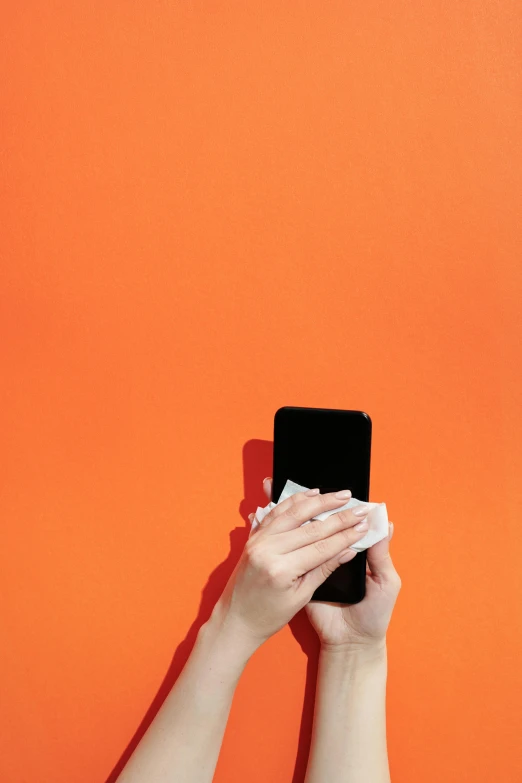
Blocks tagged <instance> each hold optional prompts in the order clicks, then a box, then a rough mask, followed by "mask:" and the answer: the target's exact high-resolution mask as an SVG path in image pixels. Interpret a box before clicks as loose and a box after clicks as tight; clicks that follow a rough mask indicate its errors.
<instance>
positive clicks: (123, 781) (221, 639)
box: [118, 616, 254, 783]
mask: <svg viewBox="0 0 522 783" xmlns="http://www.w3.org/2000/svg"><path fill="white" fill-rule="evenodd" d="M253 651H254V648H253V647H252V646H251V645H250V644H247V643H245V641H244V640H243V639H240V638H238V637H237V636H234V634H233V633H231V632H230V630H229V629H225V628H224V627H223V625H222V624H221V622H219V621H217V620H216V618H215V616H214V617H213V618H211V619H210V620H209V622H208V623H206V624H205V625H204V626H203V627H202V628H201V630H200V632H199V634H198V638H197V641H196V644H195V646H194V649H193V651H192V654H191V656H190V658H189V660H188V662H187V664H186V666H185V668H184V669H183V671H182V673H181V675H180V676H179V678H178V680H177V681H176V683H175V685H174V687H173V688H172V690H171V692H170V693H169V695H168V696H167V698H166V699H165V701H164V703H163V705H162V707H161V709H160V710H159V712H158V713H157V715H156V716H155V718H154V720H153V722H152V723H151V725H150V726H149V728H148V730H147V732H146V734H145V735H144V736H143V738H142V740H141V742H140V744H139V745H138V747H137V748H136V750H135V751H134V753H133V755H132V757H131V759H130V760H129V762H128V764H127V766H126V767H125V769H124V770H123V772H122V774H121V775H120V777H119V779H118V783H173V782H174V781H176V783H207V781H208V783H210V781H211V780H212V778H213V776H214V771H215V767H216V763H217V759H218V756H219V751H220V748H221V743H222V741H223V736H224V733H225V727H226V723H227V720H228V716H229V712H230V707H231V704H232V698H233V696H234V691H235V688H236V685H237V682H238V680H239V677H240V676H241V673H242V672H243V669H244V667H245V665H246V663H247V661H248V659H249V657H250V656H251V654H252V653H253Z"/></svg>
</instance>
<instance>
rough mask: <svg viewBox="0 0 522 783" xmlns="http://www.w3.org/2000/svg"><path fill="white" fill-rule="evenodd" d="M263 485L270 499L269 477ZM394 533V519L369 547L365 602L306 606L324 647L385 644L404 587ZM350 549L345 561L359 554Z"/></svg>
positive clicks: (322, 603)
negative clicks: (396, 560)
mask: <svg viewBox="0 0 522 783" xmlns="http://www.w3.org/2000/svg"><path fill="white" fill-rule="evenodd" d="M263 488H264V492H265V495H266V496H267V498H268V499H269V500H270V499H271V497H272V480H271V479H270V478H268V479H266V481H265V483H264V485H263ZM281 505H283V504H281ZM325 521H326V520H325ZM321 524H324V523H321ZM392 536H393V522H390V533H389V536H388V538H385V539H383V540H382V541H379V542H378V543H377V544H374V545H373V546H372V547H370V548H369V549H368V550H366V554H367V558H368V565H367V569H366V581H367V585H366V593H365V596H364V598H363V600H362V601H359V602H358V603H356V604H341V603H329V602H323V601H310V603H308V604H307V605H306V612H307V614H308V617H309V619H310V622H311V623H312V625H313V627H314V628H315V630H316V631H317V634H318V636H319V640H320V642H321V645H322V647H323V648H329V649H337V650H339V649H341V648H342V649H345V650H361V649H366V650H368V649H372V648H375V647H380V646H382V645H383V644H384V643H385V638H386V631H387V629H388V625H389V623H390V619H391V615H392V611H393V608H394V606H395V602H396V600H397V597H398V595H399V591H400V589H401V578H400V576H399V574H398V573H397V571H396V569H395V566H394V565H393V562H392V559H391V557H390V541H391V539H392ZM349 551H350V552H351V553H352V554H351V556H349V557H348V558H347V560H346V561H345V562H349V560H351V559H353V557H355V555H356V553H355V552H354V551H353V550H349ZM340 560H342V558H340Z"/></svg>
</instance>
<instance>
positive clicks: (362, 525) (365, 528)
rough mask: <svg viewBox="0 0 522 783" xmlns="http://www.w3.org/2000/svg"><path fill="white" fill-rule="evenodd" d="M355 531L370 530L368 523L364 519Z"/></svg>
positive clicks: (356, 526)
mask: <svg viewBox="0 0 522 783" xmlns="http://www.w3.org/2000/svg"><path fill="white" fill-rule="evenodd" d="M354 530H368V521H367V520H366V519H363V521H362V522H359V524H358V525H355V527H354Z"/></svg>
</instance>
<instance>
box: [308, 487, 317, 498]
mask: <svg viewBox="0 0 522 783" xmlns="http://www.w3.org/2000/svg"><path fill="white" fill-rule="evenodd" d="M318 494H319V489H318V488H317V487H316V488H315V489H309V490H307V491H306V492H305V495H308V497H309V498H311V497H312V495H318Z"/></svg>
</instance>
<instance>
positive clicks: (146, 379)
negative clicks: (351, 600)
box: [0, 0, 522, 783]
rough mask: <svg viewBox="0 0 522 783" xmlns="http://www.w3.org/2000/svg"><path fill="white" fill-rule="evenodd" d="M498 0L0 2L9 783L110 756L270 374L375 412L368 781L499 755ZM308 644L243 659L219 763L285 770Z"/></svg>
mask: <svg viewBox="0 0 522 783" xmlns="http://www.w3.org/2000/svg"><path fill="white" fill-rule="evenodd" d="M521 22H522V11H521V7H520V3H518V2H516V1H515V0H504V1H503V2H502V3H498V2H493V0H485V1H484V2H476V1H475V0H462V1H461V2H442V1H437V2H434V0H424V1H423V2H406V1H405V0H402V2H393V3H392V2H390V0H388V2H383V0H381V1H380V2H379V0H369V1H367V2H359V3H354V2H340V0H338V1H337V2H334V0H322V1H321V2H310V1H309V2H286V3H280V2H277V3H276V2H272V0H269V1H265V2H263V3H258V2H256V3H254V2H250V1H247V2H239V1H238V2H228V3H225V2H208V3H197V2H182V1H181V0H179V1H178V2H160V1H159V0H156V1H155V2H145V0H141V1H140V2H132V3H131V2H124V1H123V0H112V1H111V0H109V2H95V3H94V4H93V3H86V2H84V1H83V0H82V2H80V1H79V0H69V2H56V1H54V2H47V3H40V2H35V0H21V2H17V3H10V4H8V3H4V8H3V11H2V16H1V30H2V32H1V42H0V43H1V45H0V61H1V74H0V76H1V78H0V84H1V85H2V86H1V101H2V107H3V108H2V113H3V115H4V119H3V121H2V127H1V131H0V133H1V145H2V161H1V166H2V172H3V173H2V178H1V181H2V186H1V188H2V190H1V193H2V195H1V215H2V216H1V223H2V230H1V244H2V248H3V250H2V258H3V260H2V266H1V303H0V317H1V323H2V334H3V336H2V356H3V358H2V370H3V381H2V383H1V392H0V393H1V396H2V402H1V406H0V431H1V432H2V468H1V469H2V478H3V481H2V492H1V515H2V527H3V535H2V543H1V547H0V581H1V584H0V596H1V598H0V601H1V610H0V614H1V617H2V627H3V632H4V642H3V643H2V646H1V648H0V666H1V669H2V673H3V679H4V685H3V695H2V707H1V716H0V736H1V738H2V739H1V740H0V742H1V748H0V750H1V753H0V778H1V779H2V783H26V782H30V783H71V781H74V782H75V783H92V782H93V781H98V782H99V783H104V781H106V780H109V781H113V780H114V777H115V774H116V772H114V771H113V770H114V769H115V768H116V770H117V769H118V768H121V765H120V767H118V766H117V765H118V761H119V759H120V757H121V755H122V753H124V751H125V748H126V747H127V746H129V743H131V742H132V738H133V736H134V735H135V732H136V730H137V729H138V727H139V725H140V723H141V721H142V719H143V718H144V717H145V716H146V714H147V711H148V710H149V708H150V707H151V704H152V705H156V706H157V705H158V703H159V701H160V700H161V696H162V694H164V693H165V689H168V687H170V684H171V683H172V680H173V678H174V677H175V675H176V672H178V671H179V669H180V667H181V666H182V665H183V661H184V660H185V659H186V655H187V651H188V650H189V649H190V644H191V642H192V640H193V638H194V633H195V629H196V628H197V624H198V622H201V620H202V619H203V618H204V617H205V616H206V615H207V614H208V612H209V611H210V607H211V606H212V604H213V602H214V601H215V600H216V598H217V596H218V595H219V592H220V589H221V586H222V585H223V583H224V580H226V577H227V575H228V573H229V572H230V569H231V564H232V563H233V560H234V558H237V556H238V552H239V551H240V549H241V546H242V543H243V541H244V534H245V532H244V531H245V528H246V520H247V515H248V513H250V511H253V510H255V507H256V506H257V505H258V504H260V503H262V504H264V502H263V496H262V494H261V486H260V482H261V479H262V478H263V477H264V476H265V475H268V474H269V473H270V470H271V468H270V461H271V443H270V439H271V437H272V417H273V414H274V411H275V410H276V409H277V408H278V407H280V406H281V405H310V406H320V407H339V408H341V407H343V408H360V409H363V410H365V411H368V412H369V414H370V415H371V417H372V419H373V423H374V444H373V466H372V470H373V473H372V488H371V498H372V499H373V500H384V501H386V502H387V504H388V509H389V512H390V518H391V519H392V520H393V521H394V522H395V525H396V533H395V536H394V540H393V545H392V549H393V554H394V558H395V562H396V565H397V567H398V570H399V572H400V574H401V576H402V578H403V584H404V586H403V590H402V593H401V595H400V598H399V601H398V604H397V607H396V611H395V614H394V617H393V621H392V625H391V628H390V632H389V687H388V741H389V754H390V764H391V770H392V778H393V779H394V780H395V781H401V783H417V781H423V783H440V781H441V780H444V781H446V782H447V783H451V782H453V781H455V783H456V782H457V781H459V783H460V782H461V781H463V780H469V781H473V782H474V783H490V782H491V781H492V780H502V781H503V783H511V782H512V781H513V782H514V781H515V780H517V781H518V780H520V777H521V775H522V751H521V746H520V741H519V737H520V734H521V733H522V720H521V717H520V692H521V687H522V674H521V666H520V658H521V654H522V628H521V624H520V602H521V584H520V576H519V572H520V571H519V564H520V562H521V559H522V535H521V532H520V530H521V524H522V520H521V515H520V502H521V500H522V498H521V481H520V476H521V473H522V453H521V446H520V443H521V442H522V428H521V398H520V392H519V389H520V381H521V377H520V376H521V370H520V354H519V345H520V338H521V331H522V329H521V326H522V324H521V315H520V302H521V301H522V291H521V288H522V272H521V265H520V252H519V243H520V208H521V204H522V199H521V196H522V193H521V175H522V160H521V150H520V139H521V138H522V102H521V99H520V95H521V94H522V83H521V82H522V79H521V75H522V66H521V60H520V56H521V43H522V42H521V34H520V31H521ZM265 502H266V501H265ZM218 504H219V505H220V506H221V510H220V511H219V513H216V512H215V511H214V509H215V507H216V506H217V505H218ZM230 532H231V533H232V535H231V536H229V533H230ZM230 541H231V542H232V555H229V551H230ZM223 563H224V564H223ZM220 564H223V565H221V566H220ZM216 569H217V570H216ZM194 623H195V624H194ZM294 633H295V636H294ZM187 634H188V640H187V641H186V642H185V643H183V640H184V639H185V637H186V636H187ZM296 637H297V638H296ZM180 645H181V646H180ZM302 647H303V648H304V652H303V649H302ZM306 653H308V655H309V656H310V661H311V665H313V662H314V656H315V655H316V647H315V644H314V638H313V636H311V635H310V632H309V631H308V629H307V627H306V626H305V625H304V624H302V623H301V624H299V623H298V624H297V626H296V627H295V628H294V632H292V631H291V630H290V629H287V630H285V631H283V632H281V633H280V634H279V635H278V636H277V637H275V638H273V639H271V640H270V641H269V642H268V643H267V644H266V645H265V647H264V648H262V649H261V650H260V652H259V653H258V654H257V655H256V656H255V657H254V658H253V659H252V661H251V662H250V664H249V666H248V668H247V671H246V672H245V675H244V677H243V679H242V681H241V683H240V685H239V688H238V691H237V695H236V699H235V702H234V705H233V710H232V714H231V717H230V721H229V725H228V728H227V733H226V737H225V741H224V746H223V751H222V755H221V758H220V761H219V765H218V772H217V775H216V780H217V781H218V783H225V781H226V783H239V781H246V780H248V781H251V782H252V783H265V781H266V780H273V781H291V780H292V774H293V770H294V764H295V760H296V756H297V758H298V761H297V775H296V777H295V779H294V783H298V781H300V780H301V779H302V770H303V759H304V756H305V752H306V739H307V734H308V732H309V722H310V709H311V704H312V702H311V684H312V681H311V680H310V679H308V686H307V690H306V697H305V696H304V694H305V686H306V683H307V660H308V658H307V654H306ZM173 657H174V660H172V659H173ZM164 678H166V681H165V679H164ZM162 683H163V684H162ZM158 691H159V696H157V694H158ZM303 698H304V699H305V712H304V723H303V727H302V731H301V738H300V720H301V712H302V706H303ZM153 709H154V706H153V707H152V712H153ZM151 714H152V713H151V712H149V713H148V715H149V717H150V715H151ZM143 725H144V724H142V726H143ZM299 743H301V744H300V745H299ZM131 747H132V745H131ZM298 748H299V750H298ZM111 773H112V775H111ZM300 776H301V777H300Z"/></svg>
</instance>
